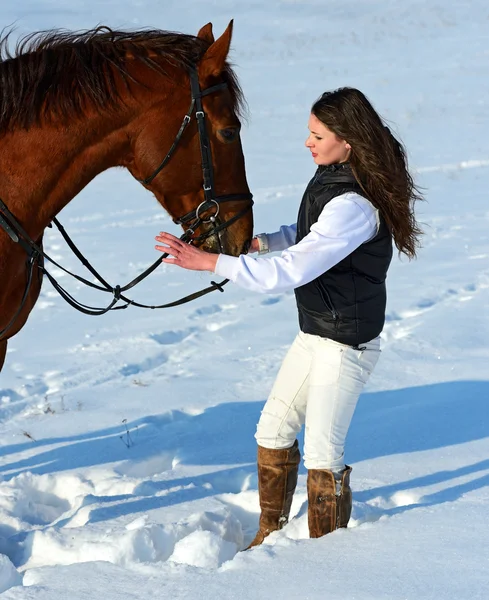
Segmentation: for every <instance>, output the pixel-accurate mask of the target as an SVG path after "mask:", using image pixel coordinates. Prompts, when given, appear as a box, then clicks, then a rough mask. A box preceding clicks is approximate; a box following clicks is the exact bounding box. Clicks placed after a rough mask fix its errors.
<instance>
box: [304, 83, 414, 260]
mask: <svg viewBox="0 0 489 600" xmlns="http://www.w3.org/2000/svg"><path fill="white" fill-rule="evenodd" d="M311 112H312V114H313V115H315V116H316V117H317V118H318V119H319V120H320V121H321V122H322V123H323V124H324V125H325V126H326V127H327V128H328V129H329V130H330V131H332V132H333V133H334V134H336V135H337V136H338V137H339V138H341V139H343V140H345V141H346V142H348V144H349V145H350V146H351V148H352V150H351V155H350V158H349V162H350V165H351V168H352V171H353V174H354V176H355V179H356V180H357V181H358V183H359V185H360V187H361V188H362V190H363V191H364V192H365V194H366V195H367V197H368V199H369V200H370V201H371V202H372V204H373V205H374V206H375V207H376V208H377V209H378V210H379V211H380V213H381V215H382V216H383V217H384V219H385V222H386V224H387V226H388V227H389V229H390V231H391V233H392V237H393V239H394V243H395V244H396V247H397V249H398V250H399V253H401V252H402V253H404V254H406V256H408V257H409V258H414V257H415V256H416V249H417V248H418V247H419V246H420V243H419V238H420V236H421V234H422V231H421V229H420V227H419V226H418V224H417V223H416V218H415V215H414V204H415V202H416V201H417V200H422V199H423V197H422V195H421V193H420V191H419V189H418V188H417V187H416V185H415V184H414V181H413V178H412V177H411V175H410V173H409V170H408V166H407V158H406V151H405V149H404V147H403V145H402V144H401V143H400V142H399V141H398V140H397V139H396V138H395V137H394V135H393V134H392V132H391V131H390V129H389V128H388V127H387V126H386V124H385V123H384V122H383V120H382V118H381V117H380V116H379V115H378V113H377V112H376V111H375V109H374V108H373V106H372V105H371V104H370V102H369V101H368V99H367V98H366V97H365V96H364V94H362V92H360V91H359V90H357V89H355V88H349V87H343V88H339V89H337V90H334V91H332V92H326V93H324V94H323V95H322V96H321V97H320V98H319V99H318V100H316V102H315V103H314V104H313V106H312V109H311Z"/></svg>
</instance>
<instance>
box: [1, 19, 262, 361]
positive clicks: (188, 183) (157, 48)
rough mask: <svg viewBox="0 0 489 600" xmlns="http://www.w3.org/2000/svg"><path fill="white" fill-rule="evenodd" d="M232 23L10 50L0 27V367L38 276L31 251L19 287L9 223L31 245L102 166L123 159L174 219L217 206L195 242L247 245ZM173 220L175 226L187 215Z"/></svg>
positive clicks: (59, 38)
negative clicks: (221, 28) (219, 29)
mask: <svg viewBox="0 0 489 600" xmlns="http://www.w3.org/2000/svg"><path fill="white" fill-rule="evenodd" d="M231 35H232V21H231V23H230V24H229V26H228V27H227V29H226V31H225V32H224V33H223V34H222V36H221V37H219V38H218V39H217V40H214V36H213V34H212V25H211V24H210V23H209V24H207V25H206V26H204V27H203V28H202V29H201V30H200V31H199V33H198V35H197V36H196V37H195V36H191V35H186V34H181V33H173V32H168V31H159V30H143V31H138V32H120V31H112V30H110V29H108V28H105V27H103V28H97V29H95V30H92V31H87V32H82V33H79V32H77V33H66V32H59V31H54V32H43V33H40V34H34V35H31V36H28V37H27V38H24V39H23V40H21V41H20V42H19V43H18V44H17V47H16V51H15V55H14V56H12V55H11V54H10V53H9V51H8V50H7V49H6V48H7V43H8V36H7V38H4V40H3V41H2V42H0V46H1V47H0V50H1V52H2V60H1V61H0V89H1V90H2V91H1V94H0V199H1V200H2V201H3V203H4V206H6V207H7V208H6V209H5V210H4V211H3V213H2V208H1V205H0V221H1V220H2V216H3V224H4V227H3V229H2V227H0V370H1V368H2V366H3V363H4V360H5V354H6V351H7V340H8V338H10V337H12V336H13V335H15V334H16V333H17V332H18V331H19V330H20V329H21V328H22V327H23V325H24V324H25V322H26V320H27V318H28V316H29V313H30V311H31V310H32V308H33V306H34V304H35V302H36V300H37V298H38V295H39V291H40V288H41V279H42V273H41V272H40V271H39V270H38V269H37V267H38V266H39V264H40V262H41V260H40V259H39V258H37V257H35V259H34V260H35V261H37V264H36V265H35V266H36V270H35V271H34V276H33V278H32V282H31V284H30V288H29V289H28V291H26V290H27V288H26V279H27V277H28V270H27V266H28V260H27V255H26V250H25V248H24V247H22V244H20V243H16V241H15V238H16V235H15V233H14V235H9V234H8V231H6V230H8V225H9V224H10V225H12V222H13V221H14V222H15V223H16V224H17V225H19V226H20V228H21V231H22V230H23V233H24V234H25V236H23V235H22V234H21V235H20V238H23V237H25V238H29V237H30V239H31V240H32V241H33V242H35V243H36V244H37V246H40V245H41V243H42V236H43V232H44V229H45V228H46V227H47V226H48V225H49V224H50V222H51V221H52V219H53V218H54V217H55V216H56V214H57V213H58V212H59V211H60V210H61V209H62V208H63V207H64V206H65V205H66V204H67V203H68V202H69V201H70V200H71V199H72V198H74V197H75V196H76V194H78V192H80V190H81V189H82V188H84V187H85V186H86V185H87V184H88V183H89V182H90V181H91V180H92V179H93V178H94V177H95V176H96V175H98V174H99V173H101V172H102V171H104V170H106V169H108V168H109V167H115V166H122V167H125V168H127V169H128V170H129V171H130V173H131V174H132V175H133V176H134V177H135V178H136V179H138V180H139V181H141V182H142V183H143V185H144V186H145V187H146V188H147V189H149V190H150V191H151V192H152V193H153V194H154V195H155V196H156V198H157V200H158V202H159V203H160V204H161V205H162V206H163V207H164V208H165V210H166V211H167V212H168V213H169V214H170V216H172V217H173V218H174V219H177V220H178V219H179V218H180V217H182V216H184V215H187V213H192V211H194V212H193V215H194V216H195V210H196V209H197V216H198V217H201V216H203V217H205V216H206V215H207V216H209V214H210V216H212V215H214V214H215V213H216V211H217V210H219V219H221V220H224V222H225V225H224V227H221V230H220V232H219V235H217V234H216V235H212V234H209V233H207V234H205V232H206V231H207V232H209V227H211V226H212V225H213V224H212V223H210V220H209V222H208V223H207V224H206V223H203V224H201V225H200V230H199V233H200V238H201V239H202V238H204V237H205V235H207V237H205V239H203V240H202V242H203V244H202V247H203V248H204V249H205V250H208V251H214V252H215V251H224V252H226V253H228V254H233V255H238V254H239V253H241V252H243V251H246V248H247V246H248V244H249V241H250V239H251V235H252V225H253V223H252V213H251V210H246V208H250V198H251V195H250V194H249V188H248V184H247V181H246V175H245V167H244V158H243V153H242V148H241V142H240V138H239V129H240V122H239V118H238V116H239V115H240V112H241V110H242V108H243V96H242V92H241V89H240V87H239V84H238V81H237V79H236V76H235V74H234V72H233V71H232V69H231V67H230V66H229V64H228V62H227V60H226V59H227V55H228V52H229V47H230V43H231ZM200 91H201V92H202V95H200ZM192 98H194V100H195V98H197V101H196V102H197V103H196V106H194V100H192V102H191V99H192ZM199 103H200V104H199ZM189 106H190V107H191V109H192V110H193V113H192V110H191V109H189ZM199 106H200V110H199ZM186 114H189V116H188V117H186V118H184V116H185V115H186ZM204 115H205V120H204ZM187 125H188V127H187ZM202 135H203V136H204V138H205V139H204V141H203V142H202V141H201V138H202ZM175 142H177V143H176V146H175V147H174V144H175ZM206 152H207V159H208V160H207V162H210V165H209V164H206V160H205V156H204V154H205V153H206ZM164 159H165V160H164ZM162 160H163V162H164V163H165V164H164V165H163V166H164V168H162V169H161V170H160V167H161V166H162ZM203 169H204V172H203ZM209 183H210V185H209ZM214 186H215V189H214ZM211 188H212V189H211ZM213 194H220V195H221V198H223V197H224V196H226V198H225V200H226V202H225V203H224V202H223V203H222V204H220V203H219V204H218V203H217V202H215V201H214V200H213V198H215V197H217V198H218V200H219V197H218V196H213ZM197 207H199V208H197ZM243 207H245V209H244V208H243ZM199 210H200V214H199ZM5 211H7V213H6V212H5ZM187 216H188V215H187ZM203 220H205V219H203ZM213 221H214V219H213ZM226 221H227V225H228V226H226ZM178 222H180V223H181V224H182V226H183V228H184V230H185V229H188V228H189V226H190V224H192V222H193V221H192V220H190V221H188V220H186V219H185V218H184V219H183V220H181V221H178ZM214 223H215V221H214ZM0 224H1V223H0ZM214 226H215V225H214ZM14 229H15V227H14ZM210 231H212V230H210ZM202 232H204V234H202ZM10 233H12V232H10ZM17 233H18V230H17ZM187 233H189V237H190V234H193V232H192V230H189V232H187ZM195 235H196V236H198V233H196V234H195ZM21 241H22V239H21ZM22 302H24V304H23V306H22ZM19 306H22V309H21V310H20V313H19V314H17V315H16V312H18V311H19ZM7 327H8V329H7V330H6V328H7ZM5 330H6V331H5ZM2 332H3V333H2Z"/></svg>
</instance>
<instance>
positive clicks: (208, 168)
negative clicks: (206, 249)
mask: <svg viewBox="0 0 489 600" xmlns="http://www.w3.org/2000/svg"><path fill="white" fill-rule="evenodd" d="M189 76H190V91H191V103H190V107H189V109H188V111H187V113H186V115H185V117H184V118H183V121H182V124H181V126H180V129H179V131H178V133H177V135H176V137H175V140H174V141H173V144H172V145H171V147H170V150H169V151H168V153H167V155H166V156H165V158H164V159H163V160H162V162H161V163H160V165H159V166H158V167H157V168H156V169H155V170H154V171H153V173H152V174H151V175H150V176H149V177H147V178H146V179H138V178H136V179H137V181H139V182H140V183H142V184H144V185H146V186H148V185H150V184H151V182H152V181H153V179H154V178H155V177H156V176H157V175H158V174H159V173H160V172H161V171H162V170H163V169H164V167H165V166H166V165H167V164H168V162H169V161H170V159H171V157H172V156H173V153H174V152H175V149H176V148H177V146H178V143H179V142H180V140H181V139H182V136H183V134H184V131H185V129H186V128H187V126H188V124H189V123H190V121H191V120H192V114H193V112H194V111H195V118H196V120H197V130H198V134H199V142H200V151H201V160H202V175H203V191H204V201H203V202H201V203H200V204H199V206H198V207H197V208H196V209H195V210H192V211H190V212H188V213H187V214H185V215H183V216H181V217H179V218H177V219H174V222H175V223H177V224H180V225H183V226H185V227H187V229H186V231H185V233H184V234H183V235H182V236H181V237H180V239H181V240H182V241H184V242H186V243H188V244H190V243H191V244H194V245H200V244H201V243H202V242H203V241H204V240H205V239H207V238H208V237H210V236H212V235H215V236H216V237H217V240H218V244H219V248H220V250H221V251H222V249H223V248H222V243H221V238H220V235H221V233H222V231H224V230H225V229H226V228H227V227H229V226H230V225H231V224H232V223H234V222H235V221H237V220H238V219H240V218H241V217H242V216H244V215H245V214H246V213H247V212H248V211H249V210H251V207H252V206H253V196H252V194H250V193H241V194H227V195H223V196H216V195H215V191H214V168H213V164H212V154H211V147H210V139H209V136H208V133H207V129H206V126H205V112H204V108H203V104H202V98H203V97H204V96H208V95H209V94H213V93H215V92H218V91H221V90H224V89H226V88H227V83H219V84H217V85H214V86H211V87H208V88H206V89H205V90H201V89H200V84H199V79H198V74H197V71H196V69H190V70H189ZM242 200H247V201H248V204H247V206H246V207H245V208H244V209H242V210H240V211H239V212H237V213H236V214H234V215H233V216H232V217H231V218H230V219H228V220H227V221H223V222H221V221H220V219H219V210H220V205H221V204H222V203H224V202H233V201H234V202H236V201H242ZM212 208H215V212H214V214H212V215H211V216H209V217H207V218H204V216H203V214H204V213H205V212H207V211H208V210H210V209H212ZM52 222H53V223H54V224H55V225H56V227H57V228H58V229H59V231H60V233H61V235H62V236H63V238H64V239H65V241H66V242H67V244H68V246H69V247H70V249H71V250H72V251H73V253H74V254H75V256H76V257H77V258H78V259H79V260H80V262H81V263H82V264H83V265H84V266H85V267H86V268H87V269H88V270H89V271H90V273H91V274H92V275H93V276H94V277H95V279H96V280H97V281H98V282H99V283H98V284H97V283H93V282H91V281H88V280H87V279H85V278H83V277H81V276H79V275H76V274H75V273H72V272H71V271H69V270H68V269H66V268H64V267H63V266H61V265H60V264H59V263H58V262H56V261H55V260H54V259H53V258H51V257H50V256H49V255H48V254H46V252H44V250H43V248H42V244H37V243H36V242H34V240H32V239H31V237H30V236H29V234H28V233H27V232H26V231H25V230H24V228H23V227H22V226H21V225H20V223H19V222H18V221H17V219H16V218H15V216H14V215H13V214H12V213H11V212H10V210H9V209H8V207H7V205H6V204H5V203H4V202H3V201H2V200H1V199H0V227H2V228H3V230H4V231H5V232H6V233H7V235H8V236H9V237H10V238H11V239H12V241H14V242H16V243H18V244H19V245H20V246H21V247H22V248H23V249H24V251H25V252H26V254H27V269H28V272H27V283H26V287H25V290H24V293H23V296H22V300H21V303H20V306H19V308H18V309H17V310H16V312H15V314H14V316H13V317H12V319H11V320H10V322H9V323H8V324H7V326H6V327H5V328H4V329H2V330H1V331H0V339H1V337H2V336H3V335H4V334H5V333H6V332H7V331H8V330H9V329H10V328H11V327H12V326H13V324H14V323H15V321H16V320H17V317H18V316H19V315H20V313H21V311H22V309H23V308H24V305H25V303H26V301H27V297H28V293H29V289H30V286H31V283H32V279H33V274H34V266H35V265H36V263H37V266H38V268H39V270H40V271H41V272H42V273H43V274H44V275H46V277H47V278H48V279H49V281H50V282H51V284H52V285H53V287H54V288H55V289H56V291H57V292H58V293H59V294H60V295H61V297H62V298H63V299H64V300H66V302H68V303H69V304H70V305H71V306H73V307H74V308H76V309H77V310H79V311H80V312H82V313H84V314H87V315H93V316H97V315H103V314H105V313H107V312H109V311H111V310H120V309H124V308H127V307H128V306H129V305H132V306H136V307H139V308H151V309H155V308H171V307H173V306H179V305H180V304H185V303H186V302H190V301H191V300H194V299H196V298H200V297H201V296H204V295H205V294H208V293H209V292H213V291H214V290H219V291H220V292H223V291H224V290H223V286H224V285H225V284H226V283H227V282H228V280H227V279H225V280H223V281H221V282H219V283H218V282H215V281H211V285H210V286H209V287H207V288H204V289H203V290H200V291H198V292H195V293H193V294H190V295H188V296H185V297H184V298H180V299H179V300H175V301H174V302H169V303H167V304H160V305H157V306H151V305H148V304H141V303H139V302H135V301H134V300H131V299H130V298H127V297H126V296H125V295H124V292H126V291H127V290H129V289H131V288H133V287H134V286H135V285H137V284H138V283H140V282H141V281H143V279H145V278H146V277H147V276H148V275H149V274H150V273H152V272H153V271H154V270H155V269H156V268H157V267H159V266H160V265H161V258H158V260H156V261H155V262H154V263H153V264H152V265H151V266H150V267H148V268H147V269H146V270H145V271H144V272H143V273H141V274H140V275H138V276H137V277H136V278H134V279H133V280H132V281H130V282H129V283H128V284H126V285H124V286H120V285H116V286H112V285H110V284H109V283H108V282H107V281H106V280H105V279H104V278H103V277H102V276H101V275H100V274H99V273H98V272H97V271H96V270H95V268H94V267H93V266H92V265H91V264H90V263H89V261H88V260H87V259H86V258H85V257H84V256H83V254H82V253H81V252H80V250H78V248H77V247H76V245H75V244H74V242H73V241H72V240H71V238H70V237H69V235H68V234H67V233H66V231H65V230H64V228H63V226H62V225H61V223H60V222H59V221H58V220H57V219H56V217H54V218H53V221H52ZM204 224H210V225H211V227H210V229H209V230H208V231H204V232H203V233H201V234H199V235H197V236H195V237H192V236H194V234H195V233H196V231H197V229H198V228H199V227H200V226H201V225H204ZM49 226H51V224H50V225H49ZM166 256H168V254H166V253H165V254H163V258H165V257H166ZM45 261H48V262H50V263H52V264H53V265H55V266H56V267H58V268H59V269H61V270H62V271H63V272H65V273H67V274H69V275H71V276H72V277H74V278H75V279H77V280H78V281H80V282H81V283H84V284H85V285H87V286H89V287H92V288H95V289H97V290H100V291H103V292H108V293H110V294H112V295H113V298H112V300H111V302H110V303H109V304H108V305H107V306H106V307H102V308H97V307H92V306H87V305H85V304H82V303H81V302H79V301H78V300H76V299H75V298H73V296H71V294H70V293H69V292H68V291H67V290H65V289H64V288H63V287H62V286H61V285H60V284H59V282H58V281H57V280H56V279H55V278H54V277H53V276H52V275H51V274H50V273H49V272H48V271H47V269H46V267H45V265H44V263H45ZM119 301H122V302H125V304H124V305H122V306H116V305H117V303H118V302H119Z"/></svg>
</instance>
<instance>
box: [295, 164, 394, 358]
mask: <svg viewBox="0 0 489 600" xmlns="http://www.w3.org/2000/svg"><path fill="white" fill-rule="evenodd" d="M347 192H356V193H357V194H360V195H362V196H365V194H364V193H363V191H362V190H361V188H360V186H359V185H358V183H357V182H356V180H355V178H354V177H353V174H352V171H351V168H350V165H349V164H348V163H343V164H338V165H328V166H320V167H319V168H318V170H317V172H316V174H315V176H314V177H313V179H312V180H311V181H310V182H309V184H308V186H307V188H306V191H305V192H304V196H303V198H302V202H301V205H300V208H299V216H298V218H297V240H296V241H297V242H300V241H301V240H302V238H303V237H305V236H306V235H307V234H308V233H309V232H310V230H311V225H313V224H314V223H316V222H317V220H318V218H319V215H320V214H321V212H322V210H323V208H324V207H325V206H326V204H327V203H328V202H330V201H331V200H332V199H333V198H336V197H337V196H340V195H341V194H345V193H347ZM391 259H392V237H391V235H390V233H389V231H388V228H387V226H386V224H385V222H384V220H383V218H382V217H381V218H380V226H379V231H378V233H377V235H376V236H375V237H374V238H372V239H371V240H370V241H369V242H365V243H364V244H362V245H361V246H360V247H359V248H357V249H356V250H354V251H353V252H352V253H351V254H350V255H349V256H347V257H346V258H345V259H344V260H342V261H340V262H339V263H338V264H337V265H335V266H334V267H332V268H331V269H329V270H328V271H325V272H324V273H323V274H322V275H320V276H319V277H318V278H317V279H314V280H313V281H311V282H310V283H307V284H306V285H302V286H301V287H298V288H296V290H295V295H296V300H297V308H298V311H299V324H300V328H301V331H303V332H304V333H311V334H313V335H319V336H321V337H326V338H330V339H332V340H335V341H337V342H340V343H342V344H347V345H349V346H358V345H359V344H362V343H364V342H368V341H369V340H372V339H373V338H375V337H377V336H378V335H379V334H380V332H381V331H382V328H383V327H384V321H385V305H386V289H385V279H386V275H387V269H388V268H389V264H390V262H391Z"/></svg>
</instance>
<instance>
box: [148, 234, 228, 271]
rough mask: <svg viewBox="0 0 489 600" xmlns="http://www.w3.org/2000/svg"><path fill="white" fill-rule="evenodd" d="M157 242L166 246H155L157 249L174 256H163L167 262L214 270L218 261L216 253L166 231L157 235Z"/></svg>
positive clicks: (195, 269)
mask: <svg viewBox="0 0 489 600" xmlns="http://www.w3.org/2000/svg"><path fill="white" fill-rule="evenodd" d="M155 239H156V241H157V242H161V243H162V244H165V245H164V246H155V248H156V250H159V251H160V252H165V253H166V254H169V255H171V256H172V257H173V258H162V259H161V260H162V261H163V262H165V263H169V264H173V265H178V266H179V267H183V268H184V269H191V270H194V271H213V270H214V267H215V264H216V262H217V255H216V254H209V253H207V252H203V251H202V250H199V249H198V248H196V247H195V246H192V245H189V244H186V243H185V242H182V241H181V240H180V239H179V238H177V237H175V236H174V235H172V234H171V233H166V232H165V231H162V232H160V234H159V235H157V236H156V237H155Z"/></svg>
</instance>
